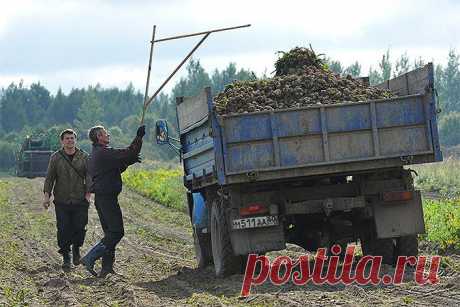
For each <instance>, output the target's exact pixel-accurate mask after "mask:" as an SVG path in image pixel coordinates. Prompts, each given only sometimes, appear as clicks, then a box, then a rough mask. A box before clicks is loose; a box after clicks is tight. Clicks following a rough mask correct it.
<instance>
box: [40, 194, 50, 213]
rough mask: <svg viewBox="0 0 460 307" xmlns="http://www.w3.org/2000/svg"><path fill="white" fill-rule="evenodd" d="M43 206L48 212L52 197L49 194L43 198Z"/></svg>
mask: <svg viewBox="0 0 460 307" xmlns="http://www.w3.org/2000/svg"><path fill="white" fill-rule="evenodd" d="M42 205H43V208H45V209H46V210H48V208H49V207H50V196H49V194H48V193H45V195H44V196H43V202H42Z"/></svg>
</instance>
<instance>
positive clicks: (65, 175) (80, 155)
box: [43, 129, 91, 270]
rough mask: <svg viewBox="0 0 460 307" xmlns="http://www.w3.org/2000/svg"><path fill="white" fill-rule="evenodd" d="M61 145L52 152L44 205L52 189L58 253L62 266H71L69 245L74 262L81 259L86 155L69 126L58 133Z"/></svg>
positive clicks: (85, 216) (86, 197)
mask: <svg viewBox="0 0 460 307" xmlns="http://www.w3.org/2000/svg"><path fill="white" fill-rule="evenodd" d="M60 138H61V144H62V148H61V149H60V150H58V151H56V152H55V153H53V154H52V155H51V158H50V162H49V165H48V172H47V174H46V179H45V184H44V187H43V192H44V198H43V206H44V207H45V208H46V209H48V207H49V205H50V195H51V191H53V195H54V201H53V202H54V205H55V206H54V208H55V210H56V226H57V240H58V246H59V253H61V254H62V256H63V259H64V262H63V265H62V268H63V269H64V270H68V269H70V254H69V252H70V246H72V255H73V263H74V265H78V264H79V262H80V246H82V245H83V241H84V240H85V233H86V225H87V224H88V207H89V200H90V192H89V189H90V181H91V180H90V178H89V176H88V175H87V171H86V163H87V160H88V154H87V153H86V152H84V151H82V150H80V149H79V148H77V147H76V141H77V140H76V138H77V135H76V133H75V132H74V131H73V130H71V129H66V130H64V131H63V132H62V133H61V135H60Z"/></svg>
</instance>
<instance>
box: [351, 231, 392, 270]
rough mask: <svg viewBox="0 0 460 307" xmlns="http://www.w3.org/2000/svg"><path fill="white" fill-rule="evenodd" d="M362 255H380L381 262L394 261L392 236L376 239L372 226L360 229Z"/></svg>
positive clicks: (389, 262) (390, 262)
mask: <svg viewBox="0 0 460 307" xmlns="http://www.w3.org/2000/svg"><path fill="white" fill-rule="evenodd" d="M359 240H360V242H361V249H362V251H363V256H382V263H385V264H391V265H393V264H394V263H395V257H394V255H395V244H394V241H393V239H392V238H388V239H378V238H377V236H376V235H375V232H374V230H373V227H372V228H370V227H369V228H366V229H363V230H362V231H361V234H360V238H359Z"/></svg>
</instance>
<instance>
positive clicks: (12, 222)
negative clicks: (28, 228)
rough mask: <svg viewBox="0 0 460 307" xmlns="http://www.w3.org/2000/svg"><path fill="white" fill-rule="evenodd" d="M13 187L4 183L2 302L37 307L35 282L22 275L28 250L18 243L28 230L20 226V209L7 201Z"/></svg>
mask: <svg viewBox="0 0 460 307" xmlns="http://www.w3.org/2000/svg"><path fill="white" fill-rule="evenodd" d="M8 187H9V185H8V184H7V183H6V182H5V181H2V180H0V225H2V226H1V232H0V246H1V248H0V268H1V269H0V301H5V302H6V305H7V306H28V305H30V304H33V303H35V304H36V303H37V296H38V290H37V287H36V285H35V283H34V281H33V280H32V279H31V278H30V277H29V276H27V275H23V274H21V273H20V272H21V270H23V269H24V268H26V264H27V259H26V256H25V254H24V248H25V246H24V245H23V244H22V241H20V240H18V239H17V238H18V237H21V234H22V232H23V231H25V230H24V228H23V227H20V226H22V225H18V223H17V222H18V219H17V214H18V213H17V212H16V211H17V210H18V209H17V208H13V207H12V206H11V204H10V203H9V202H8V200H7V195H8Z"/></svg>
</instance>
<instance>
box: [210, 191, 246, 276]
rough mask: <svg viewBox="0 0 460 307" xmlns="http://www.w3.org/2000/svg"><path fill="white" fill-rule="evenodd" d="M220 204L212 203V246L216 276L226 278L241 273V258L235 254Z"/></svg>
mask: <svg viewBox="0 0 460 307" xmlns="http://www.w3.org/2000/svg"><path fill="white" fill-rule="evenodd" d="M220 202H221V201H220V200H215V201H214V202H213V203H212V208H211V244H212V257H213V261H214V269H215V272H216V276H217V277H225V276H228V275H232V274H235V273H239V272H240V269H241V257H240V256H235V254H234V253H233V248H232V242H231V241H230V234H229V229H228V224H227V219H226V216H225V211H224V208H223V206H222V205H221V203H220Z"/></svg>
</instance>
